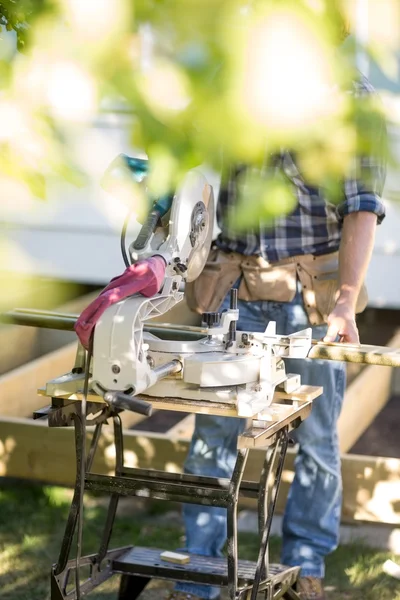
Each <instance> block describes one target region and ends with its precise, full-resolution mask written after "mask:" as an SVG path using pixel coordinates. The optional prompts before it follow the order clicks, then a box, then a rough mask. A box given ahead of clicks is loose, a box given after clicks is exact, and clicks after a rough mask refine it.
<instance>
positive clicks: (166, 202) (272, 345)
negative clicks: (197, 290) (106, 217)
mask: <svg viewBox="0 0 400 600" xmlns="http://www.w3.org/2000/svg"><path fill="white" fill-rule="evenodd" d="M144 162H145V161H143V160H141V159H129V158H127V157H126V158H125V164H124V168H125V169H128V170H130V171H131V173H132V174H133V176H134V177H136V178H137V180H142V175H143V173H144V172H145V168H144ZM120 163H121V158H119V159H118V162H117V163H116V164H114V165H112V167H111V168H110V169H109V170H108V173H107V181H110V180H112V179H113V171H115V169H116V168H117V169H120ZM118 176H120V175H119V171H118ZM213 228H214V196H213V190H212V187H211V186H210V185H209V184H208V182H207V180H206V178H205V176H204V175H203V173H202V172H201V170H200V169H198V168H196V169H193V170H191V171H189V172H188V173H187V175H186V177H185V178H184V179H183V181H182V183H181V185H180V186H179V188H178V190H177V191H176V193H175V194H174V195H173V196H170V197H167V198H164V199H163V201H162V202H161V201H160V200H156V201H154V203H153V205H152V206H151V208H150V211H149V214H148V217H147V219H146V221H145V222H144V224H143V226H142V229H141V231H140V233H139V235H138V237H137V239H136V240H135V242H133V244H131V246H130V247H129V255H130V260H131V262H133V261H137V260H139V259H143V258H149V257H154V256H161V257H162V258H163V259H164V260H165V263H166V265H167V267H166V271H165V278H164V282H163V284H162V287H161V289H160V291H159V293H157V294H156V295H155V296H152V297H150V298H146V297H144V296H142V295H140V294H138V295H135V296H130V297H128V298H126V299H125V300H122V301H120V302H118V303H116V304H114V305H112V306H110V307H109V308H107V309H106V311H105V312H104V314H103V315H102V316H101V318H100V320H99V321H98V323H97V324H96V328H95V333H94V341H93V358H92V369H91V379H90V382H89V385H90V388H91V389H92V390H93V391H94V392H95V393H97V394H98V395H99V396H101V397H103V398H104V400H105V401H106V402H107V403H109V404H112V405H114V406H115V407H120V408H124V409H129V408H130V406H132V407H133V406H134V405H133V404H132V398H133V397H134V396H138V395H142V396H151V397H173V398H183V399H186V400H191V399H192V400H203V401H204V400H210V401H214V402H215V401H218V402H229V403H230V404H232V402H234V403H235V405H236V408H237V416H239V417H253V418H255V419H262V418H265V417H266V414H267V412H268V406H269V405H270V404H271V402H272V399H273V395H274V391H275V388H276V386H277V385H282V386H283V387H284V390H285V392H287V393H290V392H292V391H294V390H295V389H296V388H298V387H300V377H299V376H298V375H290V376H288V375H287V374H286V372H285V364H284V361H283V360H282V357H297V358H304V357H306V356H307V354H308V352H309V350H310V347H311V329H306V330H304V331H299V332H298V333H294V334H292V335H288V336H279V335H276V330H275V323H273V322H272V323H270V324H269V326H268V328H267V329H266V331H265V332H264V333H253V332H242V331H241V332H236V322H237V321H238V318H239V311H238V308H237V290H236V289H232V291H231V302H230V307H229V308H228V309H227V310H225V311H224V312H222V314H219V313H205V314H204V315H203V323H204V324H205V327H206V328H207V334H206V335H205V337H204V338H203V339H200V340H198V341H178V340H173V341H171V340H163V339H160V338H158V337H156V336H155V335H153V334H151V333H148V332H144V330H143V327H144V324H145V322H148V321H149V319H151V318H153V317H156V316H159V315H161V314H163V313H166V312H167V311H169V310H170V309H171V308H172V307H173V306H174V305H175V304H176V303H178V302H180V301H181V300H182V299H183V296H184V294H183V292H182V291H181V285H182V284H183V283H184V282H190V281H193V280H194V279H196V278H197V277H198V276H199V275H200V273H201V272H202V270H203V267H204V265H205V262H206V260H207V257H208V254H209V250H210V247H211V243H212V237H213ZM51 383H52V382H51ZM66 383H67V382H66V381H65V377H64V384H66ZM75 383H76V378H75ZM135 406H137V404H136V403H135Z"/></svg>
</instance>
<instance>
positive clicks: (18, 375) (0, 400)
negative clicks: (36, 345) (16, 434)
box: [0, 342, 77, 417]
mask: <svg viewBox="0 0 400 600" xmlns="http://www.w3.org/2000/svg"><path fill="white" fill-rule="evenodd" d="M76 348H77V344H76V342H73V343H72V344H68V346H65V347H63V348H60V349H59V350H56V351H55V352H52V353H51V354H48V355H45V356H42V357H41V358H37V359H36V360H33V361H31V362H30V363H28V364H26V365H23V366H22V367H18V368H17V369H14V370H13V371H10V372H9V373H7V374H6V375H2V376H1V377H0V415H4V416H14V417H27V416H29V415H31V414H32V412H33V411H34V410H36V409H38V408H40V406H41V403H40V399H39V398H38V396H37V388H38V387H39V386H40V385H42V384H43V382H45V381H47V380H48V379H52V378H54V377H57V376H58V375H60V373H65V372H66V371H68V370H69V369H71V367H72V366H73V364H74V360H75V353H76ZM46 403H48V399H45V400H44V401H43V404H46Z"/></svg>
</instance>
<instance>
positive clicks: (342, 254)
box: [336, 212, 377, 310]
mask: <svg viewBox="0 0 400 600" xmlns="http://www.w3.org/2000/svg"><path fill="white" fill-rule="evenodd" d="M376 225H377V217H376V215H375V214H374V213H371V212H355V213H351V214H349V215H347V216H346V217H345V218H344V221H343V230H342V240H341V243H340V248H339V296H338V299H337V303H336V305H337V306H338V305H343V304H345V305H347V307H349V308H351V309H352V310H355V307H356V303H357V298H358V295H359V292H360V289H361V286H362V284H363V281H364V279H365V276H366V274H367V269H368V265H369V262H370V260H371V255H372V250H373V247H374V240H375V230H376Z"/></svg>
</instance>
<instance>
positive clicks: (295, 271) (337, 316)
mask: <svg viewBox="0 0 400 600" xmlns="http://www.w3.org/2000/svg"><path fill="white" fill-rule="evenodd" d="M354 93H355V95H356V96H358V97H363V96H365V95H369V94H373V93H374V90H373V88H372V87H371V85H370V84H369V82H368V81H367V80H366V79H365V78H363V77H361V78H360V80H359V81H357V82H355V83H354ZM384 139H385V125H384V123H383V122H382V124H381V129H380V131H377V137H376V143H377V150H378V147H379V146H380V144H381V143H382V141H383V140H384ZM378 154H379V152H377V156H378ZM357 162H358V165H357V168H356V169H355V172H354V176H352V177H351V178H348V179H347V180H345V181H344V185H343V199H342V201H341V203H340V204H339V205H336V206H335V205H332V204H330V203H329V202H327V201H326V199H325V197H324V192H323V190H321V189H316V188H313V187H311V186H309V185H307V184H306V182H305V181H304V180H303V178H302V176H301V173H300V172H299V170H298V168H297V165H296V163H295V161H294V159H293V157H292V156H291V154H290V153H288V152H283V153H282V155H281V156H280V157H279V160H278V167H279V168H280V170H281V171H282V173H283V174H284V175H285V176H286V177H288V178H289V179H290V181H291V183H292V184H293V189H294V193H295V194H296V198H297V206H296V208H295V210H294V211H293V213H292V214H290V215H288V216H286V217H282V218H279V219H276V221H275V222H274V227H273V228H267V227H265V226H263V225H262V224H260V226H259V227H257V228H255V229H254V230H253V231H249V232H246V234H243V233H242V234H240V233H235V232H234V231H231V230H230V229H229V216H230V213H231V211H232V210H234V205H235V200H236V192H237V185H236V180H235V176H232V178H231V180H230V181H229V182H228V185H227V187H226V189H224V188H223V189H222V190H221V192H220V196H219V204H218V223H219V227H220V229H221V234H220V235H219V237H218V239H217V241H216V248H215V249H214V250H212V253H211V256H210V260H212V261H214V265H215V263H218V264H220V269H221V270H220V271H218V270H217V271H216V270H215V268H214V269H213V272H214V273H215V272H217V276H216V277H215V276H214V277H215V279H216V281H215V282H214V284H213V282H212V279H210V278H208V279H207V265H206V268H205V270H204V272H203V274H202V275H201V276H200V278H199V279H198V280H196V282H194V284H193V285H194V292H195V293H194V296H196V294H197V296H198V297H197V298H195V301H197V306H195V307H194V308H197V310H198V311H199V312H201V311H203V310H207V309H208V310H216V308H217V307H218V306H219V305H220V308H219V310H223V309H224V308H227V307H228V304H229V300H228V296H226V297H225V299H224V300H223V302H222V305H221V303H220V300H221V298H220V297H219V294H220V293H221V289H222V288H223V287H224V285H223V284H224V282H225V283H227V284H228V285H227V286H226V289H225V290H224V292H227V291H228V288H229V287H230V284H231V282H232V281H233V279H234V280H235V281H237V283H236V285H237V286H238V287H239V315H240V318H239V323H238V328H239V329H244V330H247V331H263V330H264V329H265V327H266V326H267V324H268V322H269V321H270V320H273V321H276V323H277V332H278V333H281V334H289V333H291V332H293V331H296V330H299V329H303V328H304V327H308V326H312V329H313V337H314V338H317V339H321V338H323V339H324V340H325V341H335V340H336V339H340V340H341V341H344V342H350V343H358V342H359V337H358V330H357V325H356V320H355V314H356V311H358V309H357V302H358V301H360V302H361V304H363V302H362V298H361V296H362V287H363V281H364V277H365V275H366V271H367V267H368V264H369V261H370V257H371V253H372V249H373V243H374V234H375V228H376V225H377V223H380V222H381V221H382V219H383V218H384V207H383V204H382V202H381V199H380V196H381V194H382V190H383V185H384V179H385V166H384V161H383V160H380V159H379V157H378V158H372V157H369V158H366V157H363V158H362V159H359V160H358V161H357ZM335 263H336V266H335ZM229 269H230V270H231V271H230V272H229ZM282 269H283V276H282ZM238 273H239V278H238V279H237V277H236V276H237V274H238ZM203 275H204V277H205V279H204V277H203ZM271 275H272V279H271ZM265 276H266V279H265ZM274 276H276V281H274V279H273V278H274ZM202 278H203V280H202ZM293 278H294V285H293ZM265 281H267V283H265ZM288 281H289V283H290V285H288V283H287V282H288ZM272 283H274V285H272ZM275 283H276V285H275ZM309 288H311V289H309ZM336 290H337V293H336V294H335V292H336ZM189 291H190V296H192V297H191V298H190V297H189V298H188V300H191V301H193V289H191V290H189ZM202 296H203V297H202ZM205 296H206V297H205ZM189 303H190V302H189ZM363 307H365V302H364V304H363V306H361V309H362V308H363ZM286 363H287V365H286V367H287V372H294V373H296V372H297V373H300V375H301V379H302V383H303V384H310V385H315V386H322V387H323V389H324V393H323V395H322V396H321V397H319V398H318V399H317V400H316V401H315V403H314V407H313V410H312V413H311V416H310V417H308V418H307V419H306V420H305V421H304V423H302V425H301V426H300V427H299V428H298V430H297V431H296V432H295V433H294V437H295V439H296V442H297V443H298V445H299V452H298V456H297V459H296V463H295V477H294V481H293V483H292V485H291V489H290V493H289V496H288V499H287V505H286V510H285V515H284V519H283V532H282V533H283V547H282V563H283V564H285V565H288V566H296V565H298V566H300V567H301V573H300V579H299V582H298V589H297V591H298V592H299V594H300V596H301V598H302V599H304V600H323V599H324V598H325V595H324V590H323V578H324V574H325V565H324V559H325V556H326V555H327V554H329V553H330V552H332V551H333V550H334V549H335V548H336V547H337V545H338V534H339V524H340V514H341V499H342V483H341V471H340V455H339V447H338V436H337V420H338V417H339V414H340V410H341V406H342V401H343V396H344V390H345V368H344V364H343V363H336V362H329V361H313V360H293V359H292V360H287V361H286ZM241 427H242V422H241V420H239V419H232V418H224V417H213V416H208V415H197V416H196V427H195V432H194V435H193V439H192V443H191V447H190V451H189V455H188V458H187V461H186V464H185V470H186V472H189V473H193V474H198V475H209V476H215V477H230V476H231V473H232V469H233V466H234V463H235V460H236V452H237V451H236V442H237V436H238V434H239V433H240V431H241ZM184 519H185V525H186V549H187V551H188V552H191V553H195V554H203V555H209V556H220V555H221V550H222V548H223V545H224V543H225V540H226V512H225V510H224V509H222V508H218V507H205V506H197V505H185V506H184ZM219 591H220V590H219V589H218V588H215V587H211V586H205V585H194V584H187V583H179V584H177V586H176V589H175V591H174V592H173V593H172V595H171V597H170V598H171V600H173V599H174V600H198V599H199V598H204V599H209V600H212V599H214V598H218V597H219Z"/></svg>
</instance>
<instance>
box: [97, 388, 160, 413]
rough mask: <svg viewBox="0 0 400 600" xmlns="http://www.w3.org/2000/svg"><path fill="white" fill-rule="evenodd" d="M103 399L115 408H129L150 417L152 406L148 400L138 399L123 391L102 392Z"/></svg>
mask: <svg viewBox="0 0 400 600" xmlns="http://www.w3.org/2000/svg"><path fill="white" fill-rule="evenodd" d="M104 400H105V401H106V402H107V404H110V405H111V406H114V407H115V408H121V409H123V410H130V411H131V412H135V413H138V414H140V415H145V416H146V417H150V415H151V413H152V410H153V407H152V405H151V404H150V402H145V401H144V400H138V399H137V398H133V397H132V396H129V395H128V394H124V393H123V392H106V393H105V394H104Z"/></svg>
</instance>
